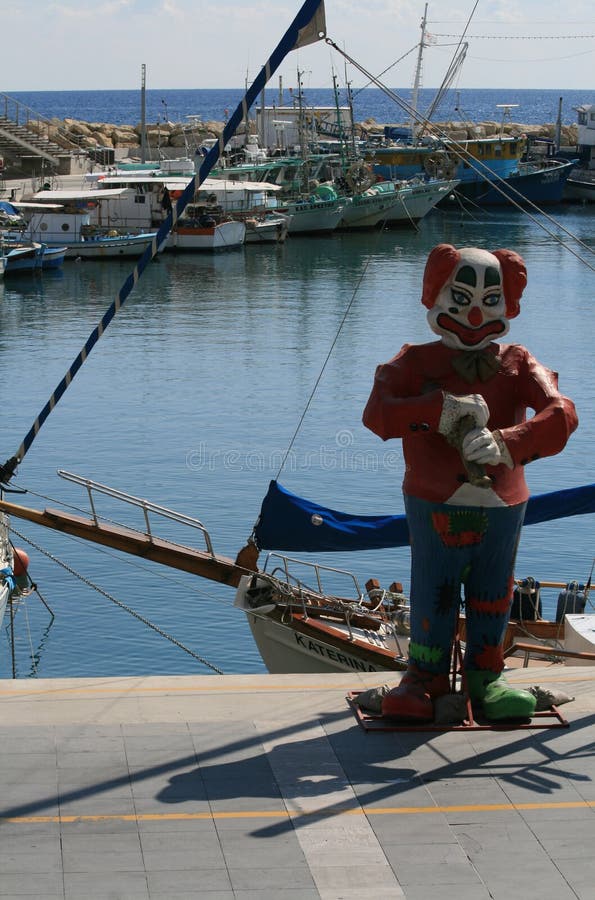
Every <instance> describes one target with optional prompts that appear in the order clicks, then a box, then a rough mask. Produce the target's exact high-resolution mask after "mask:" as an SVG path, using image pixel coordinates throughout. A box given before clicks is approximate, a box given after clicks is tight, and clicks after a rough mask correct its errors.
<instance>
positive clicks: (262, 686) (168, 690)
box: [0, 667, 595, 700]
mask: <svg viewBox="0 0 595 900" xmlns="http://www.w3.org/2000/svg"><path fill="white" fill-rule="evenodd" d="M344 674H346V675H347V674H348V673H344ZM383 674H384V675H385V676H388V677H389V678H390V675H391V673H390V672H385V673H382V672H379V673H378V675H379V677H380V676H382V675H383ZM397 674H398V673H395V675H397ZM548 674H549V673H548ZM505 675H506V680H507V681H508V682H509V683H510V684H532V683H533V682H534V681H535V675H534V674H531V670H528V672H527V674H526V675H525V674H523V676H520V675H516V674H513V673H511V672H506V673H505ZM148 677H149V678H150V677H152V676H148ZM227 677H229V678H233V677H235V676H234V675H230V676H227ZM240 677H241V676H240ZM257 677H258V676H257ZM264 677H266V676H264ZM594 679H595V667H593V671H592V672H586V673H585V674H584V675H582V674H581V675H570V676H563V677H560V676H559V675H557V674H556V677H552V678H548V679H547V682H548V683H552V684H570V683H576V682H581V681H583V682H584V681H593V680H594ZM357 686H358V685H357V684H356V682H355V679H354V682H353V685H352V689H353V690H356V688H357ZM320 690H323V691H346V690H348V687H347V686H346V685H343V684H341V685H335V684H329V683H328V682H321V683H320V684H305V685H304V684H300V683H292V684H274V683H271V684H267V683H257V684H245V685H241V684H234V685H229V684H228V685H221V686H216V685H209V686H205V687H201V686H199V685H190V686H184V685H180V686H178V685H160V686H156V687H151V686H149V685H142V684H136V685H135V684H132V685H130V686H128V687H127V686H126V685H122V684H118V685H116V686H115V687H91V686H73V687H48V688H27V689H25V690H21V689H20V687H16V688H15V689H14V690H1V689H0V697H8V698H10V699H12V700H20V699H26V698H27V697H35V696H44V697H51V696H54V695H59V694H81V695H89V694H121V695H122V697H123V698H125V697H129V696H131V695H132V694H165V695H166V694H184V693H185V694H217V693H235V694H240V693H247V692H250V693H251V694H254V693H259V692H261V693H267V692H270V691H281V692H286V693H292V694H294V693H300V694H301V693H303V692H304V691H320Z"/></svg>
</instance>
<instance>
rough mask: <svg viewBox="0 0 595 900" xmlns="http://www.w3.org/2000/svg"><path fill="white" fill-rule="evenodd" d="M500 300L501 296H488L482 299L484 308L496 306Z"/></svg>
mask: <svg viewBox="0 0 595 900" xmlns="http://www.w3.org/2000/svg"><path fill="white" fill-rule="evenodd" d="M501 298H502V294H488V295H487V297H484V298H483V301H482V302H483V305H484V306H498V304H499V303H500V300H501Z"/></svg>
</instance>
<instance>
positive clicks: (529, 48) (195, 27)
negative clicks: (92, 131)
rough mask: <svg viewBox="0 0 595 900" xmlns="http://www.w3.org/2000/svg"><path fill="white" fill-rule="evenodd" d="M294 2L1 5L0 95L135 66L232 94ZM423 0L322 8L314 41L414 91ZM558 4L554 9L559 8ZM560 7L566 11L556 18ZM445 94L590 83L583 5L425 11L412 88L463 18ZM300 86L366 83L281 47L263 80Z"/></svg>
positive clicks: (494, 2)
mask: <svg viewBox="0 0 595 900" xmlns="http://www.w3.org/2000/svg"><path fill="white" fill-rule="evenodd" d="M301 2H302V0H295V2H291V0H216V2H213V3H207V2H206V0H0V10H1V19H0V21H1V22H2V26H1V27H2V38H3V40H2V54H1V56H0V93H7V94H10V93H11V92H16V91H39V90H57V91H60V90H101V89H105V90H118V89H134V88H136V87H139V85H140V83H141V71H142V66H143V65H144V66H146V86H147V88H153V89H164V88H167V89H174V88H225V87H232V88H239V87H243V86H244V85H245V84H246V82H248V83H249V82H251V81H252V79H253V78H254V77H255V76H256V74H257V73H258V71H259V70H260V68H261V67H262V65H263V64H264V62H265V61H266V59H267V58H268V57H269V55H270V54H271V52H272V50H273V49H274V47H275V46H276V44H277V42H278V41H279V39H280V38H281V36H282V35H283V34H284V32H285V30H286V29H287V27H288V25H289V24H290V23H291V21H292V19H293V17H294V15H295V14H296V12H297V10H298V9H299V6H300V5H301ZM424 5H425V4H424V2H422V0H326V2H325V7H326V23H327V34H328V37H330V38H331V39H332V40H333V41H334V42H335V43H336V44H337V46H339V47H340V48H341V49H342V50H343V51H345V52H346V53H348V54H349V56H350V57H352V58H353V59H354V60H355V61H356V62H357V63H358V64H359V65H361V66H363V67H364V69H366V70H368V71H369V72H373V73H374V74H378V73H379V72H381V71H382V70H384V69H386V68H388V67H389V66H392V65H393V64H394V63H396V62H397V60H399V59H400V58H401V57H403V56H404V57H405V58H404V59H402V60H401V62H399V63H398V64H397V65H395V66H394V67H393V68H391V69H390V72H388V73H387V74H386V75H385V76H383V81H384V83H385V84H387V85H388V86H390V87H395V88H405V87H411V86H412V84H413V78H414V71H415V62H416V51H415V50H414V49H413V48H415V47H416V45H417V44H418V42H419V39H420V34H421V32H420V23H421V20H422V16H423V13H424ZM561 8H563V9H564V14H561ZM566 13H567V14H566ZM470 17H471V21H470V23H469V25H468V28H467V37H466V39H467V40H468V42H469V48H468V51H467V55H466V59H465V62H464V65H463V67H462V69H461V71H460V73H459V75H458V76H457V79H456V80H455V81H454V82H453V85H452V86H453V87H455V88H458V89H464V88H540V87H543V88H547V89H554V90H563V89H566V90H585V92H587V91H592V90H593V88H594V87H595V4H594V3H593V0H573V3H572V5H571V6H570V7H562V4H561V3H560V0H479V2H476V0H450V2H449V3H448V4H447V3H445V2H444V0H442V2H440V0H434V2H433V3H428V25H427V29H428V31H429V33H430V34H431V35H432V38H431V41H432V43H431V44H430V45H429V46H428V47H427V48H426V50H425V52H424V63H423V74H422V86H423V87H426V88H437V87H438V86H439V85H440V84H441V82H442V80H443V77H444V74H445V72H446V71H447V68H448V66H449V64H450V62H451V59H452V57H453V54H454V52H455V50H456V48H457V44H458V41H459V38H460V35H461V34H462V32H463V30H464V29H465V27H466V25H467V23H468V22H469V18H470ZM298 69H299V71H300V72H301V73H303V74H302V76H301V77H302V83H303V85H304V87H305V88H308V87H310V88H318V87H332V78H333V73H334V74H336V75H337V78H338V80H339V82H340V84H344V83H345V80H347V81H349V82H350V83H351V84H352V86H353V87H354V88H359V87H362V86H364V85H365V84H366V78H365V77H364V75H362V74H361V73H360V72H359V71H358V70H357V68H355V67H353V66H348V67H347V69H346V68H345V63H344V59H343V57H342V55H341V54H340V53H338V52H337V51H334V50H332V49H331V48H330V47H329V46H328V45H327V44H325V43H324V42H318V43H316V44H314V45H312V46H310V47H307V48H303V49H301V50H299V51H294V52H293V53H291V54H290V55H289V57H288V58H287V59H286V61H285V63H284V64H283V66H282V67H281V69H280V70H279V72H278V73H277V74H276V75H275V76H274V81H273V82H271V83H272V84H274V85H275V86H277V85H278V84H279V75H280V76H281V77H282V80H283V86H284V87H287V88H288V87H290V86H295V85H296V84H297V71H298Z"/></svg>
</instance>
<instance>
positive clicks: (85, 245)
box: [66, 234, 154, 259]
mask: <svg viewBox="0 0 595 900" xmlns="http://www.w3.org/2000/svg"><path fill="white" fill-rule="evenodd" d="M153 237H154V234H138V235H130V236H123V237H97V238H93V237H89V238H87V239H85V240H84V241H73V242H72V243H68V244H67V246H66V258H67V259H113V258H115V257H119V256H120V257H138V256H140V254H141V253H143V251H144V250H145V248H146V247H148V246H149V244H150V243H151V241H152V240H153Z"/></svg>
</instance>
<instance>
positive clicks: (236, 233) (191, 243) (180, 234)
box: [164, 214, 246, 252]
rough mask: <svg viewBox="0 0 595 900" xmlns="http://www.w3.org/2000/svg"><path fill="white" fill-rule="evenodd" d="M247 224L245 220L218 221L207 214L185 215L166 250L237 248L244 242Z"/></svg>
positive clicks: (168, 242) (174, 230)
mask: <svg viewBox="0 0 595 900" xmlns="http://www.w3.org/2000/svg"><path fill="white" fill-rule="evenodd" d="M245 236H246V226H245V224H244V223H243V222H238V221H235V220H234V219H227V220H226V221H219V222H218V221H216V220H215V219H214V218H212V217H210V216H208V215H206V214H198V215H197V216H195V217H194V216H192V215H191V214H190V215H189V216H187V217H186V216H184V217H183V218H181V219H180V220H179V221H178V222H177V224H176V225H175V227H174V228H173V230H172V232H171V234H170V235H169V238H168V240H167V243H166V245H165V248H164V249H166V250H194V251H196V250H201V251H210V252H213V251H216V250H237V249H238V248H239V247H241V246H242V245H243V243H244V238H245Z"/></svg>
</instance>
